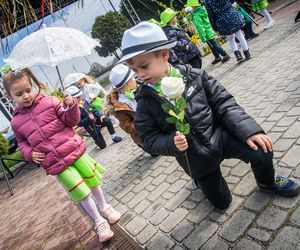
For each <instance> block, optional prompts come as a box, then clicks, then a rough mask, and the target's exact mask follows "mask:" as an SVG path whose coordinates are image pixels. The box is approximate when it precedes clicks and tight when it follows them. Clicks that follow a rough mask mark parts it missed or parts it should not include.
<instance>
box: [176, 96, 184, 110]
mask: <svg viewBox="0 0 300 250" xmlns="http://www.w3.org/2000/svg"><path fill="white" fill-rule="evenodd" d="M185 107H186V100H185V99H184V98H183V97H182V96H181V97H179V98H178V100H177V101H176V108H177V109H178V110H183V109H184V108H185Z"/></svg>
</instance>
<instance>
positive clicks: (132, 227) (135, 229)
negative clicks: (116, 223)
mask: <svg viewBox="0 0 300 250" xmlns="http://www.w3.org/2000/svg"><path fill="white" fill-rule="evenodd" d="M146 226H147V222H146V221H144V220H143V219H141V218H139V217H137V216H136V217H134V218H133V219H132V220H131V221H130V222H128V223H127V224H126V226H125V229H126V230H127V231H128V232H129V233H130V234H131V235H133V236H136V235H137V234H138V233H139V232H141V231H142V230H143V229H144V228H145V227H146Z"/></svg>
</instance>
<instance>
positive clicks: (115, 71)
mask: <svg viewBox="0 0 300 250" xmlns="http://www.w3.org/2000/svg"><path fill="white" fill-rule="evenodd" d="M133 76H134V72H133V71H132V70H131V69H130V68H128V67H127V66H126V65H124V64H117V65H116V66H115V67H113V68H112V70H111V71H110V73H109V81H110V82H111V84H112V86H113V88H115V89H119V88H122V87H123V86H124V85H125V84H126V83H127V82H128V81H129V80H130V79H131V78H132V77H133Z"/></svg>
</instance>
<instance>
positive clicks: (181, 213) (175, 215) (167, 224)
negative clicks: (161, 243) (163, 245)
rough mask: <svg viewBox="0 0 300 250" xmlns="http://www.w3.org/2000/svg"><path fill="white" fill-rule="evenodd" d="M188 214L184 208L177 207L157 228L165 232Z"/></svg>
mask: <svg viewBox="0 0 300 250" xmlns="http://www.w3.org/2000/svg"><path fill="white" fill-rule="evenodd" d="M187 214H188V211H187V210H186V209H184V208H177V209H176V210H175V211H174V212H172V213H171V214H170V215H169V216H168V217H167V218H166V219H165V220H164V221H163V222H162V223H161V224H160V225H159V228H160V229H161V230H162V231H163V232H165V233H168V232H170V231H171V230H172V229H173V228H174V227H175V226H176V225H177V224H178V223H180V222H181V221H182V220H183V219H184V218H185V217H186V215H187Z"/></svg>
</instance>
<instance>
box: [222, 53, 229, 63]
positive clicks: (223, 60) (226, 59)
mask: <svg viewBox="0 0 300 250" xmlns="http://www.w3.org/2000/svg"><path fill="white" fill-rule="evenodd" d="M229 59H230V56H229V55H226V56H224V57H223V59H222V63H225V62H227V61H229Z"/></svg>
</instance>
